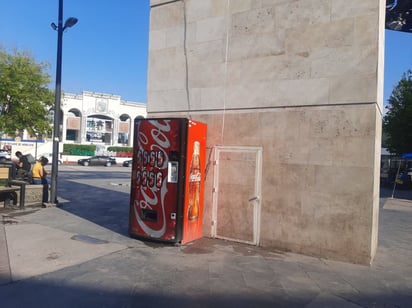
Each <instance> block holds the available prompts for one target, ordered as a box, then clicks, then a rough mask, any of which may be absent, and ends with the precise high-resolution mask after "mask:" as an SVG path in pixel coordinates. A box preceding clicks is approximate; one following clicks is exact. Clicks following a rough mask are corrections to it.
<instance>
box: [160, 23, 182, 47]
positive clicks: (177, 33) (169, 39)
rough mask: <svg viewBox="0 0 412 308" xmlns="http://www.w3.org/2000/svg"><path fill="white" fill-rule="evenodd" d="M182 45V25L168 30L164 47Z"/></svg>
mask: <svg viewBox="0 0 412 308" xmlns="http://www.w3.org/2000/svg"><path fill="white" fill-rule="evenodd" d="M183 44H184V29H183V25H178V26H175V27H171V28H168V29H167V31H166V47H165V48H172V47H182V46H183Z"/></svg>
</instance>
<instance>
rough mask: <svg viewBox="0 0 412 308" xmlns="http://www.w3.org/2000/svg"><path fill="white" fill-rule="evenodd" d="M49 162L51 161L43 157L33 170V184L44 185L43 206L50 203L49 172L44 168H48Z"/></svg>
mask: <svg viewBox="0 0 412 308" xmlns="http://www.w3.org/2000/svg"><path fill="white" fill-rule="evenodd" d="M48 162H49V160H48V159H47V158H46V157H43V156H42V157H40V159H39V160H38V161H37V162H36V163H35V164H34V166H33V169H32V178H33V184H38V185H43V198H42V202H43V206H45V203H47V202H49V181H48V180H47V172H46V170H44V166H46V165H47V163H48Z"/></svg>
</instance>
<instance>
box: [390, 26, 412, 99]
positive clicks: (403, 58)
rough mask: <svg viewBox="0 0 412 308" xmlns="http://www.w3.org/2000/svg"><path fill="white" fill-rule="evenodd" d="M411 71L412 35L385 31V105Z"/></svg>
mask: <svg viewBox="0 0 412 308" xmlns="http://www.w3.org/2000/svg"><path fill="white" fill-rule="evenodd" d="M409 69H410V70H412V33H407V32H400V31H393V30H385V87H384V98H385V101H384V103H385V104H386V101H387V99H388V98H389V96H390V95H391V93H392V90H393V88H394V87H395V86H396V85H397V84H398V81H399V80H400V79H401V78H402V75H403V73H405V72H406V71H407V70H409Z"/></svg>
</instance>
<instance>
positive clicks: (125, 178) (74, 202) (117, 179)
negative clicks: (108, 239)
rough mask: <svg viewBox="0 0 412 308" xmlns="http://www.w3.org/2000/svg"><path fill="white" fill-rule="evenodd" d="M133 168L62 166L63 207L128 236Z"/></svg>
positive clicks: (58, 181) (61, 204) (60, 174)
mask: <svg viewBox="0 0 412 308" xmlns="http://www.w3.org/2000/svg"><path fill="white" fill-rule="evenodd" d="M131 170H132V169H131V167H121V166H112V167H104V166H96V167H95V166H87V167H85V166H72V165H61V166H59V172H58V174H59V175H58V180H57V183H58V184H57V195H58V197H59V198H58V199H59V208H61V209H63V210H65V211H67V212H70V213H72V214H74V215H77V216H79V217H82V218H84V219H87V220H89V221H91V222H94V223H96V224H98V225H100V226H102V227H104V228H107V229H110V230H111V231H114V232H116V233H119V234H121V235H124V236H128V216H129V197H130V179H131ZM73 192H76V193H73ZM108 200H110V201H111V202H108ZM99 201H100V202H99Z"/></svg>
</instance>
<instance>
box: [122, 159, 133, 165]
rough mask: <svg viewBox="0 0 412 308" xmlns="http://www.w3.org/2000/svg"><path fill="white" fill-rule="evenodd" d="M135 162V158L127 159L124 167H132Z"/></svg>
mask: <svg viewBox="0 0 412 308" xmlns="http://www.w3.org/2000/svg"><path fill="white" fill-rule="evenodd" d="M132 164H133V159H129V160H125V161H124V162H123V167H130V166H131V165H132Z"/></svg>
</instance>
